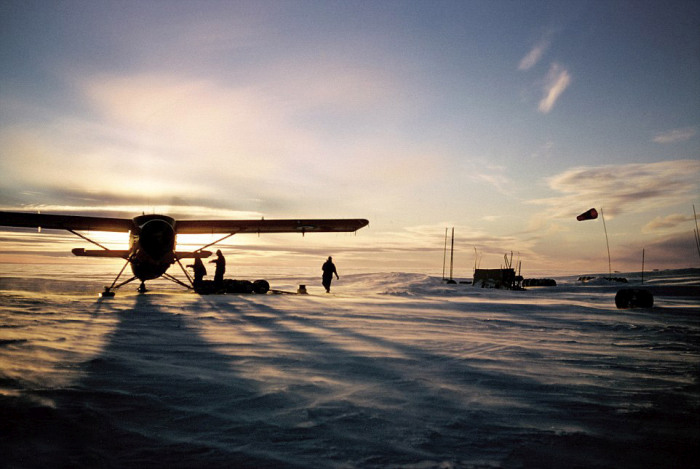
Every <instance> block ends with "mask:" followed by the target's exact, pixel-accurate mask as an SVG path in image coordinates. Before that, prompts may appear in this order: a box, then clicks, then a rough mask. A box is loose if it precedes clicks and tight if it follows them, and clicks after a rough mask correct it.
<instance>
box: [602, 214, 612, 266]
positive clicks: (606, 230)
mask: <svg viewBox="0 0 700 469" xmlns="http://www.w3.org/2000/svg"><path fill="white" fill-rule="evenodd" d="M600 217H601V218H602V219H603V229H604V230H605V245H606V246H607V247H608V275H609V276H610V278H612V263H611V262H610V243H609V242H608V228H607V227H606V226H605V215H604V214H603V207H600Z"/></svg>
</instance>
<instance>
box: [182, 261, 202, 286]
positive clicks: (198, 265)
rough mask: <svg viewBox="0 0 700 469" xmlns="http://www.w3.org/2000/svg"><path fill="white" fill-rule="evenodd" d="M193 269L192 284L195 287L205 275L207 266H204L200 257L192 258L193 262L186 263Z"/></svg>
mask: <svg viewBox="0 0 700 469" xmlns="http://www.w3.org/2000/svg"><path fill="white" fill-rule="evenodd" d="M187 267H190V268H191V269H192V270H193V271H194V286H195V287H197V286H199V285H200V284H201V283H202V280H204V276H205V275H207V268H206V267H204V263H203V262H202V258H201V257H195V258H194V264H191V265H188V266H187Z"/></svg>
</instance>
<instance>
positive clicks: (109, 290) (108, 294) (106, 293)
mask: <svg viewBox="0 0 700 469" xmlns="http://www.w3.org/2000/svg"><path fill="white" fill-rule="evenodd" d="M76 234H77V233H76ZM85 239H87V238H85ZM88 241H90V240H88ZM95 244H97V243H95ZM98 246H99V245H98ZM107 250H108V251H109V249H107ZM131 259H132V256H129V258H128V259H127V260H126V263H125V264H124V266H123V267H122V270H120V271H119V273H118V274H117V278H115V279H114V282H112V285H110V286H108V287H105V291H103V292H102V293H100V297H102V298H105V297H110V298H111V297H113V296H114V292H113V291H112V289H114V290H116V289H117V288H119V287H121V286H123V285H126V284H127V283H129V282H133V281H134V280H136V276H134V277H131V278H130V279H129V280H127V281H125V282H122V283H120V284H119V285H117V286H116V287H115V286H114V285H115V284H116V283H117V280H119V277H121V276H122V273H124V269H126V266H127V265H129V264H130V263H131Z"/></svg>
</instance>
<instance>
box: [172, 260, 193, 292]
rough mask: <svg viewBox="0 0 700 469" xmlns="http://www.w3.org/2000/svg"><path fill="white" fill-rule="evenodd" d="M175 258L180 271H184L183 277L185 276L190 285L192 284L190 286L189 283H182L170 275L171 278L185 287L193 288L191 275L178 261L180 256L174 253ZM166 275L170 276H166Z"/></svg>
mask: <svg viewBox="0 0 700 469" xmlns="http://www.w3.org/2000/svg"><path fill="white" fill-rule="evenodd" d="M175 260H176V261H177V265H179V266H180V268H181V269H182V271H183V272H184V273H185V277H187V280H189V282H190V285H192V286H190V285H185V284H184V283H182V282H181V281H179V280H177V279H176V278H174V277H172V279H173V280H175V281H176V282H177V283H179V284H180V285H185V286H186V287H187V288H193V287H194V280H192V277H190V274H189V272H187V269H185V267H184V266H183V265H182V262H180V256H178V255H177V254H176V255H175ZM168 277H171V276H168Z"/></svg>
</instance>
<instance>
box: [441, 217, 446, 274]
mask: <svg viewBox="0 0 700 469" xmlns="http://www.w3.org/2000/svg"><path fill="white" fill-rule="evenodd" d="M446 261H447V228H445V249H444V250H443V251H442V279H443V280H445V262H446Z"/></svg>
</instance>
